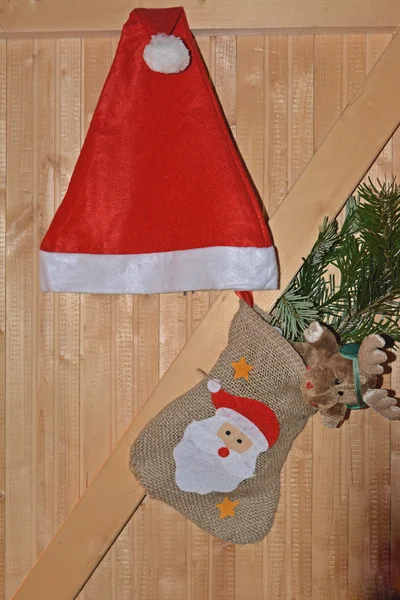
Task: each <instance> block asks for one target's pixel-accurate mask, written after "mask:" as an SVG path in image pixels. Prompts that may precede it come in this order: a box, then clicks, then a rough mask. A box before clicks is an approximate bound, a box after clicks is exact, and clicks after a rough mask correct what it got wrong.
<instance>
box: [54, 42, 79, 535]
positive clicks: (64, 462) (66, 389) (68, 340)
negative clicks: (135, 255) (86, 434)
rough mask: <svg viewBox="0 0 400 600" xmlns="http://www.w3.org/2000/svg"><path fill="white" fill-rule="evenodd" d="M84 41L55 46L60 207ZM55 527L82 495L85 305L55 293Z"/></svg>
mask: <svg viewBox="0 0 400 600" xmlns="http://www.w3.org/2000/svg"><path fill="white" fill-rule="evenodd" d="M81 58H82V55H81V40H80V39H74V38H71V39H61V40H57V42H56V62H57V73H56V84H55V85H56V105H55V155H56V160H55V174H54V189H55V206H54V209H56V208H57V207H58V206H59V204H60V203H61V201H62V199H63V197H64V194H65V192H66V191H67V186H68V184H69V180H70V177H71V175H72V172H73V169H74V166H75V162H76V159H77V157H78V154H79V150H80V146H81V91H82V88H81ZM54 314H55V319H54V349H55V350H54V382H55V389H54V410H55V429H56V436H55V437H56V440H57V441H56V444H55V448H54V449H55V453H56V460H57V473H56V477H55V481H54V485H55V488H54V495H55V496H56V498H57V504H56V516H55V519H56V527H57V528H58V527H60V526H61V524H62V523H63V522H64V520H65V518H66V516H67V515H68V513H69V512H70V510H71V509H72V507H73V506H74V504H75V503H76V502H77V500H78V498H79V495H80V303H79V295H78V294H54Z"/></svg>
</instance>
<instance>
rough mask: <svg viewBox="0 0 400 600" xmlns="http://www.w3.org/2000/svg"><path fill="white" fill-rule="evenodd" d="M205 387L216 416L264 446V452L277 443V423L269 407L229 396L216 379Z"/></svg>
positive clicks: (255, 401) (254, 401) (246, 399)
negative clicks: (208, 391) (215, 410)
mask: <svg viewBox="0 0 400 600" xmlns="http://www.w3.org/2000/svg"><path fill="white" fill-rule="evenodd" d="M207 386H208V389H209V390H210V392H211V398H212V403H213V404H214V406H215V408H216V409H217V414H219V415H220V416H222V417H225V418H226V420H227V422H229V423H231V424H232V425H235V426H236V427H238V428H239V429H240V430H241V431H243V433H245V434H246V435H248V436H249V437H250V438H251V439H252V440H253V441H254V442H256V443H259V444H261V445H262V446H264V449H265V450H266V449H268V448H270V447H271V446H273V444H275V443H276V442H277V440H278V437H279V421H278V419H277V417H276V415H275V413H274V411H273V410H271V409H270V408H269V406H266V405H265V404H263V403H262V402H260V401H259V400H252V399H251V398H242V397H241V396H233V395H232V394H229V393H228V392H226V391H225V390H223V389H222V387H221V384H220V382H219V381H217V380H216V379H211V380H210V381H209V382H208V384H207Z"/></svg>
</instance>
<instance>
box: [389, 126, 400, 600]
mask: <svg viewBox="0 0 400 600" xmlns="http://www.w3.org/2000/svg"><path fill="white" fill-rule="evenodd" d="M393 175H394V176H395V177H397V180H398V179H399V177H400V130H399V129H398V130H397V131H396V133H395V134H394V136H393ZM391 368H392V375H391V388H392V390H393V391H394V392H395V394H396V397H397V398H398V397H399V396H400V352H396V360H395V362H393V363H392V364H391ZM390 429H391V432H390V459H391V460H390V500H391V511H390V512H391V515H390V517H391V519H390V532H391V540H390V549H391V584H392V586H393V588H394V590H395V591H396V592H397V594H399V593H400V561H399V556H400V511H399V508H398V507H399V504H400V427H399V424H398V423H391V425H390Z"/></svg>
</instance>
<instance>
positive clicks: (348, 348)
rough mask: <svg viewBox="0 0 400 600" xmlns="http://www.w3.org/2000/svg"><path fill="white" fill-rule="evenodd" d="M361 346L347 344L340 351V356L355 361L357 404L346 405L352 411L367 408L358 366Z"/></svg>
mask: <svg viewBox="0 0 400 600" xmlns="http://www.w3.org/2000/svg"><path fill="white" fill-rule="evenodd" d="M359 349H360V344H354V343H350V344H345V345H344V346H342V347H341V348H340V349H339V354H341V356H343V357H344V358H348V359H349V360H352V361H353V373H354V387H355V388H356V396H357V401H358V402H357V404H346V406H347V408H349V409H350V410H359V409H360V408H364V406H366V404H365V402H364V400H363V397H362V393H361V380H360V369H359V366H358V351H359Z"/></svg>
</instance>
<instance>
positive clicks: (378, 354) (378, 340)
mask: <svg viewBox="0 0 400 600" xmlns="http://www.w3.org/2000/svg"><path fill="white" fill-rule="evenodd" d="M384 347H385V340H384V339H383V338H382V337H381V336H380V335H377V334H376V333H373V334H371V335H369V336H367V337H366V338H365V340H364V341H363V342H362V344H361V346H360V349H359V351H358V366H359V369H360V371H362V372H363V373H365V374H366V375H380V374H381V373H383V367H382V364H381V363H384V362H385V361H386V360H387V356H386V354H385V352H382V350H380V349H379V348H384Z"/></svg>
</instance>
